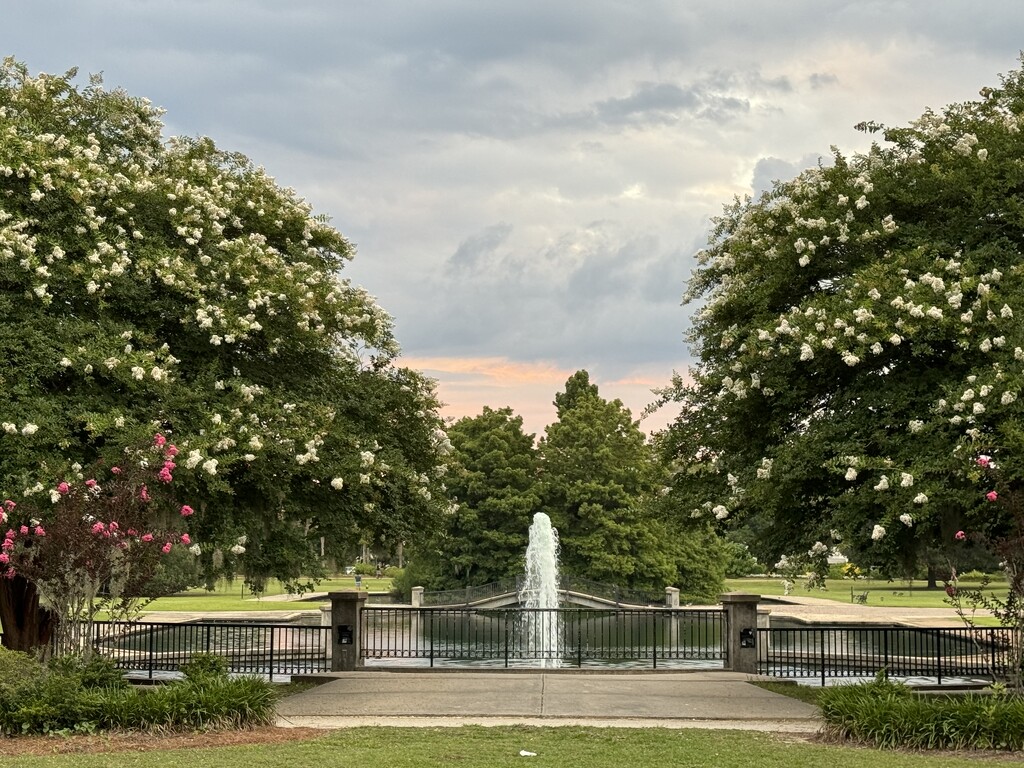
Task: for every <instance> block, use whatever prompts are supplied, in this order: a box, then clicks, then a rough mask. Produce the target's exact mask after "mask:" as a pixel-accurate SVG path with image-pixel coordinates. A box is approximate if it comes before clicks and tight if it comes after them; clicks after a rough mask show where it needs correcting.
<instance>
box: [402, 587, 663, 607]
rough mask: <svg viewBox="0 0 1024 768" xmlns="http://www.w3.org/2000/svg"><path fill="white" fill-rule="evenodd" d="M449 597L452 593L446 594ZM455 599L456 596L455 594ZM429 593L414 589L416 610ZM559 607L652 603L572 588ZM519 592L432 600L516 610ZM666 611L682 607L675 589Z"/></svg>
mask: <svg viewBox="0 0 1024 768" xmlns="http://www.w3.org/2000/svg"><path fill="white" fill-rule="evenodd" d="M446 594H448V593H446ZM453 596H454V594H453ZM424 597H425V593H424V591H423V588H422V587H414V588H413V590H412V605H413V607H414V608H420V607H427V606H426V604H425V600H424ZM558 597H559V604H560V605H561V606H563V607H571V608H591V609H594V610H609V609H615V608H649V607H650V605H649V604H641V603H630V602H626V601H625V600H614V599H612V598H609V597H601V596H599V595H590V594H587V593H585V592H577V591H575V590H572V589H559V590H558ZM520 604H521V603H520V602H519V593H518V592H517V591H507V592H502V593H499V594H493V595H487V596H483V597H479V598H476V599H472V598H470V599H468V600H451V601H450V602H447V601H445V602H437V601H434V600H431V601H430V606H429V607H431V608H454V607H459V608H481V609H488V608H513V607H515V606H518V605H520ZM664 606H665V607H666V608H678V607H679V590H678V589H676V588H675V587H667V588H666V589H665V603H664Z"/></svg>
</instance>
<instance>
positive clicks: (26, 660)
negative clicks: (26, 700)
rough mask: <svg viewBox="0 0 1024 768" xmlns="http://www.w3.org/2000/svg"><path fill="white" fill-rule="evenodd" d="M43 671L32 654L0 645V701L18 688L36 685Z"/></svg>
mask: <svg viewBox="0 0 1024 768" xmlns="http://www.w3.org/2000/svg"><path fill="white" fill-rule="evenodd" d="M45 673H46V668H45V667H44V666H43V665H42V664H41V663H40V662H39V660H38V659H36V658H35V657H34V656H30V655H29V654H27V653H22V652H21V651H11V650H8V649H7V648H4V647H3V646H2V645H0V703H2V702H3V700H4V699H5V698H7V697H8V696H10V695H12V694H13V693H14V692H16V691H17V690H19V689H20V688H23V687H31V686H33V685H36V684H37V683H38V682H39V681H40V680H41V679H42V677H43V675H44V674H45Z"/></svg>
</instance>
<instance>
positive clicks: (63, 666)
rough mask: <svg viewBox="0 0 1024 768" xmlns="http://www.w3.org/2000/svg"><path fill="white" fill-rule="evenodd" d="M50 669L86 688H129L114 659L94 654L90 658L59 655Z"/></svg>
mask: <svg viewBox="0 0 1024 768" xmlns="http://www.w3.org/2000/svg"><path fill="white" fill-rule="evenodd" d="M49 669H50V670H51V671H52V672H56V673H57V674H59V675H60V676H61V677H63V678H65V679H66V680H67V681H68V683H69V684H71V685H73V686H75V687H82V688H85V689H87V690H88V689H93V688H127V687H128V681H127V680H125V679H124V673H122V672H121V670H120V669H118V667H117V664H116V663H115V662H114V660H113V659H109V658H107V657H105V656H100V655H99V654H98V653H94V654H92V655H91V656H90V657H89V659H88V660H86V659H84V658H82V657H81V656H59V657H57V658H55V659H52V660H51V661H50V663H49Z"/></svg>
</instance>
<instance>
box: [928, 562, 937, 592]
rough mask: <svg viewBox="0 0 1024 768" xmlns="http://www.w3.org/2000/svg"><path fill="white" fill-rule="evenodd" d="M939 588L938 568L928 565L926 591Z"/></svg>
mask: <svg viewBox="0 0 1024 768" xmlns="http://www.w3.org/2000/svg"><path fill="white" fill-rule="evenodd" d="M938 588H939V569H938V566H935V565H932V564H931V563H929V564H928V589H938Z"/></svg>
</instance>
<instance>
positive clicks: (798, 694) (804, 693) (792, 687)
mask: <svg viewBox="0 0 1024 768" xmlns="http://www.w3.org/2000/svg"><path fill="white" fill-rule="evenodd" d="M751 685H756V686H757V687H758V688H763V689H764V690H766V691H771V692H772V693H779V694H782V695H783V696H789V698H791V699H797V700H799V701H802V702H804V703H805V704H811V705H813V706H815V707H816V706H818V697H819V694H820V693H821V691H822V690H823V689H822V688H813V687H811V686H808V685H797V684H796V683H792V682H783V681H781V680H779V681H775V680H753V681H751Z"/></svg>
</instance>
